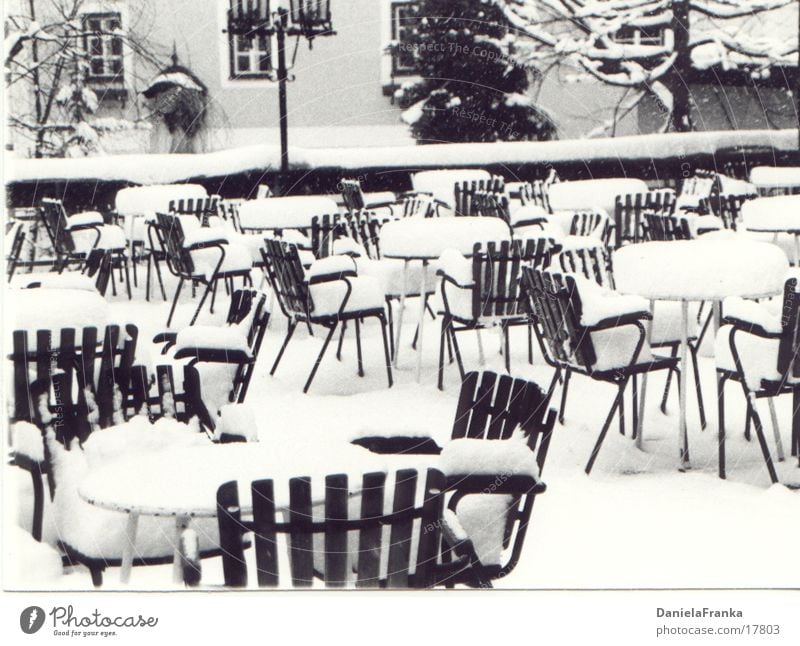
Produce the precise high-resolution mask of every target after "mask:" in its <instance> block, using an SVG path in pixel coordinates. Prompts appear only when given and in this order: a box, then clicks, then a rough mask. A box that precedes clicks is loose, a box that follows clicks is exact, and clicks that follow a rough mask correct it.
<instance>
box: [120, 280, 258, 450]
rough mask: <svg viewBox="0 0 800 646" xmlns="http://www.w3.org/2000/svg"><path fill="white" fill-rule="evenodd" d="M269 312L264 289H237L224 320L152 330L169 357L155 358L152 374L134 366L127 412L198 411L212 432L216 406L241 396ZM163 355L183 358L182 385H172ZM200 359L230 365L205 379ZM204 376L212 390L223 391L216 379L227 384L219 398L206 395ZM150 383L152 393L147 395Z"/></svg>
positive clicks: (183, 417) (187, 415) (185, 416)
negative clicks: (215, 322) (223, 395)
mask: <svg viewBox="0 0 800 646" xmlns="http://www.w3.org/2000/svg"><path fill="white" fill-rule="evenodd" d="M269 317H270V314H269V312H268V311H267V295H266V294H265V293H263V292H261V291H259V290H256V289H253V288H245V289H237V290H236V291H234V293H233V295H232V297H231V302H230V306H229V308H228V314H227V317H226V320H225V324H224V325H222V326H210V325H194V326H189V327H186V328H183V329H182V330H180V331H178V332H165V333H162V334H159V335H157V336H156V337H155V339H154V342H155V343H162V344H164V345H163V349H162V355H167V354H168V353H169V357H165V359H164V360H160V361H158V363H157V365H156V368H155V374H154V375H152V374H150V373H149V371H148V369H147V367H145V366H142V365H136V366H134V367H133V369H132V374H131V396H130V399H129V402H128V408H127V410H126V413H127V414H128V415H134V414H137V413H138V414H142V413H145V414H147V415H148V416H149V417H150V418H151V419H156V418H159V417H164V416H167V417H174V418H175V419H177V420H178V421H180V422H188V421H189V420H190V419H191V418H192V417H195V416H197V418H198V419H199V421H200V423H201V424H202V425H203V427H204V428H206V429H207V430H209V431H210V432H213V431H215V430H216V423H215V420H216V419H217V418H218V415H219V413H220V410H219V409H220V407H221V406H224V405H225V404H229V403H236V404H241V403H243V402H244V401H245V398H246V396H247V391H248V388H249V386H250V380H251V378H252V376H253V370H254V369H255V365H256V361H257V360H258V356H259V352H260V351H261V345H262V342H263V339H264V334H265V333H266V329H267V324H268V323H269ZM168 358H171V359H172V360H174V361H183V360H188V361H185V362H184V363H183V365H182V376H183V382H182V384H181V388H176V383H175V381H176V380H175V368H176V367H177V366H175V365H174V364H173V363H172V362H170V361H168V360H167V359H168ZM204 364H213V365H216V366H223V365H226V366H230V367H231V369H230V370H227V371H224V372H222V374H220V371H216V370H213V371H212V372H211V374H210V376H209V377H208V378H207V379H205V380H204V379H203V376H204V370H205V369H204ZM208 379H211V380H213V382H214V384H213V389H212V390H213V392H214V393H221V392H223V391H224V390H225V387H224V386H221V381H222V382H227V383H229V384H230V388H229V389H228V391H227V393H226V394H225V398H224V400H222V401H211V400H210V399H209V396H208V394H207V393H206V392H204V387H203V385H204V383H207V381H208ZM153 385H155V386H156V392H155V394H151V390H152V387H153ZM215 436H216V434H215Z"/></svg>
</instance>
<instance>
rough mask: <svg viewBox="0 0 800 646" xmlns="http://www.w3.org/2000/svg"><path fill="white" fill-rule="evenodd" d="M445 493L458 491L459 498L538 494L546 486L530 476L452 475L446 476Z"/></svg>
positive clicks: (501, 474) (544, 489)
mask: <svg viewBox="0 0 800 646" xmlns="http://www.w3.org/2000/svg"><path fill="white" fill-rule="evenodd" d="M446 490H447V491H458V492H459V494H460V495H459V498H460V497H461V495H466V494H513V495H521V494H540V493H544V492H545V491H547V485H546V484H545V483H544V482H542V481H541V480H537V479H536V478H534V477H533V476H530V475H510V476H509V475H507V474H503V473H498V474H486V475H476V474H464V475H459V474H452V475H448V476H447V485H446Z"/></svg>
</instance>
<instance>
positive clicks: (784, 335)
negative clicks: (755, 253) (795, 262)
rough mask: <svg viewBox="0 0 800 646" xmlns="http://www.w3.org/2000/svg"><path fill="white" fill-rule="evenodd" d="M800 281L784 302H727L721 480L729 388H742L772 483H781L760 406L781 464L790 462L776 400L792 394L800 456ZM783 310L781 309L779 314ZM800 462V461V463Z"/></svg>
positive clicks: (719, 359) (720, 388) (722, 334)
mask: <svg viewBox="0 0 800 646" xmlns="http://www.w3.org/2000/svg"><path fill="white" fill-rule="evenodd" d="M797 300H798V292H797V278H789V279H788V280H787V281H786V283H785V285H784V289H783V299H782V300H780V299H776V302H774V303H770V302H763V303H756V302H755V301H748V300H744V299H741V298H727V299H725V301H724V303H723V312H724V317H723V320H722V324H723V325H722V327H721V328H720V330H719V332H718V333H717V338H716V341H715V345H714V350H715V351H714V358H715V361H716V365H717V395H718V397H717V401H718V403H719V477H720V478H725V477H726V463H725V440H726V435H727V433H726V429H725V383H726V382H727V381H734V382H738V383H739V385H740V386H741V387H742V391H743V392H744V396H745V400H746V402H747V412H748V418H749V419H752V421H753V425H754V426H755V430H756V436H757V438H758V443H759V446H760V447H761V452H762V454H763V456H764V462H765V464H766V466H767V471H768V473H769V477H770V480H772V482H778V476H777V473H776V472H775V465H774V463H773V460H772V457H771V455H770V451H769V447H768V446H767V441H766V438H765V436H764V425H763V423H762V421H761V416H760V415H759V413H758V408H757V406H756V401H757V400H758V399H762V398H767V401H768V404H769V411H770V417H771V418H772V419H771V421H772V428H773V432H774V437H775V444H776V448H777V452H778V460H783V459H784V454H783V446H782V444H781V437H780V433H779V428H778V418H777V415H776V413H775V404H774V402H773V398H774V397H777V396H778V395H781V394H784V393H792V398H793V405H792V411H793V412H792V443H791V444H792V445H791V454H792V455H793V456H800V365H798V359H797V357H798V354H800V348H798V342H799V341H798V339H799V338H800V337H798V334H797V331H798V330H797V325H798V308H797ZM778 307H780V309H778ZM798 460H800V457H798Z"/></svg>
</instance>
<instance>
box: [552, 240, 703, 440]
mask: <svg viewBox="0 0 800 646" xmlns="http://www.w3.org/2000/svg"><path fill="white" fill-rule="evenodd" d="M554 264H555V265H557V266H558V267H560V269H561V271H562V272H564V273H566V274H573V275H577V276H582V277H584V278H586V279H588V280H592V281H594V282H595V283H597V284H598V285H599V286H600V287H602V288H604V289H606V290H610V291H612V292H613V290H614V289H615V285H614V271H613V265H612V261H611V253H610V252H609V251H608V250H607V249H599V248H592V247H590V248H585V249H577V248H576V249H564V250H563V251H562V252H561V253H560V254H558V261H557V263H554ZM710 320H711V319H710V315H709V317H707V320H706V323H705V325H704V326H703V330H702V331H701V333H700V334H699V335H698V334H697V331H696V329H695V328H694V325H693V326H692V329H690V339H689V340H690V341H693V343H690V344H689V352H690V355H691V361H692V370H693V374H694V382H695V392H696V394H697V407H698V411H699V414H700V423H701V426H702V428H705V427H706V414H705V402H704V400H703V392H702V389H701V387H700V368H699V364H698V361H697V352H698V348H699V347H700V343H701V342H702V339H703V336H704V333H705V331H706V329H707V327H708V325H709V323H710ZM649 343H650V347H651V348H668V349H669V350H670V353H671V356H673V357H677V355H678V348H679V346H680V304H679V303H677V302H670V301H658V302H656V303H654V304H653V320H652V322H651V324H650V331H649ZM671 384H672V372H670V373H669V374H668V375H667V383H666V384H665V386H664V394H663V396H662V398H661V411H662V412H663V413H666V410H667V400H668V399H669V391H670V387H671ZM568 390H569V374H567V376H566V377H565V382H564V389H563V391H562V393H561V398H562V399H561V402H562V403H561V407H560V408H559V414H558V415H559V417H558V420H559V422H561V423H562V424H563V422H564V410H565V407H566V400H567V392H568Z"/></svg>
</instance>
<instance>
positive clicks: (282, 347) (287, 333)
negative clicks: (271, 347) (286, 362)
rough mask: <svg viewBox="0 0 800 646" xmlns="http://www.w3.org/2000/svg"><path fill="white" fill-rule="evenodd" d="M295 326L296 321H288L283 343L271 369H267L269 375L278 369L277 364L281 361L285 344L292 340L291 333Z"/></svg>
mask: <svg viewBox="0 0 800 646" xmlns="http://www.w3.org/2000/svg"><path fill="white" fill-rule="evenodd" d="M296 327H297V322H296V321H289V328H288V330H287V331H286V338H285V339H284V340H283V345H282V346H281V349H280V350H279V351H278V356H277V357H275V363H273V364H272V369H271V370H270V371H269V374H270V375H274V374H275V371H276V370H277V369H278V364H279V363H280V362H281V359H282V358H283V353H284V352H285V351H286V346H287V345H289V341H291V340H292V335H293V334H294V331H295V328H296Z"/></svg>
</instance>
